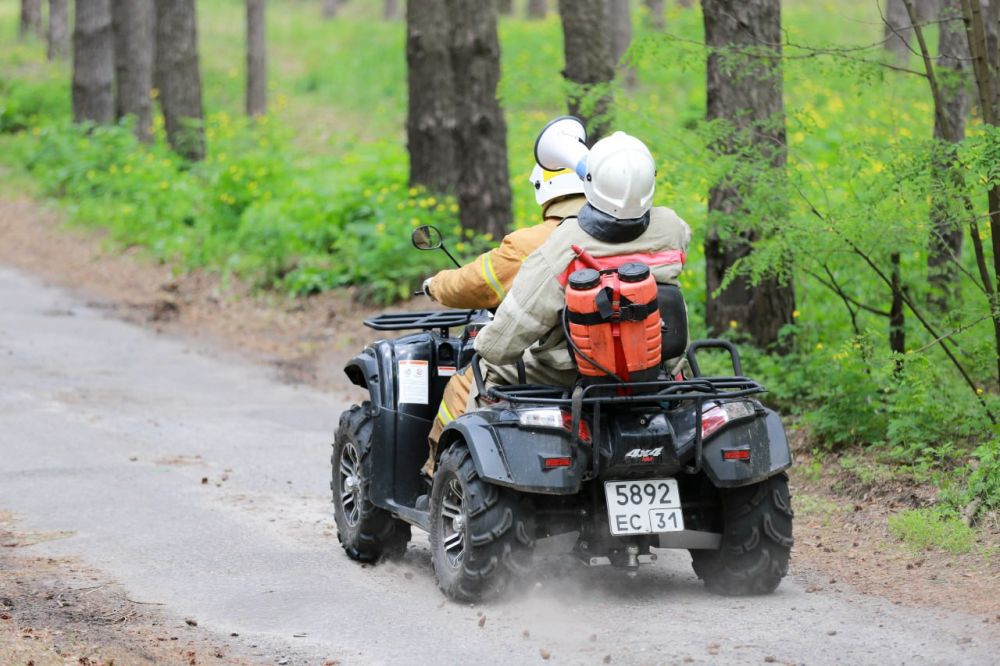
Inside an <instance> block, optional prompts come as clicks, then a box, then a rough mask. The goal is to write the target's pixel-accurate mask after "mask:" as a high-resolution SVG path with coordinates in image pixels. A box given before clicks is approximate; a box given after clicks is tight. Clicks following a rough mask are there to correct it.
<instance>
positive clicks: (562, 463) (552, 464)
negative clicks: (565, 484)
mask: <svg viewBox="0 0 1000 666" xmlns="http://www.w3.org/2000/svg"><path fill="white" fill-rule="evenodd" d="M572 464H573V459H572V458H570V457H569V456H556V457H554V458H542V466H543V467H544V468H545V469H555V468H556V467H569V466H570V465H572Z"/></svg>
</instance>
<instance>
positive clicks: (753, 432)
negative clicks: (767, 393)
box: [702, 408, 792, 488]
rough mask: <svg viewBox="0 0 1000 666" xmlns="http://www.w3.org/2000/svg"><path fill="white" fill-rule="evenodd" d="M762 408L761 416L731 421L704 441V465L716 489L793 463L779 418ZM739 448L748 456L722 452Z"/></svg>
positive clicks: (755, 479) (751, 480)
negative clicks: (729, 457)
mask: <svg viewBox="0 0 1000 666" xmlns="http://www.w3.org/2000/svg"><path fill="white" fill-rule="evenodd" d="M763 411H764V413H765V415H764V416H758V417H757V418H755V419H753V420H751V421H746V422H742V423H734V424H732V425H730V426H728V427H726V428H724V429H723V430H722V431H721V432H719V433H718V434H717V435H715V436H714V437H711V438H709V439H708V440H707V441H706V442H705V444H704V449H703V454H702V455H703V467H704V469H705V472H706V473H707V474H708V478H709V479H710V480H711V481H712V483H713V484H714V485H715V486H716V487H717V488H735V487H737V486H748V485H750V484H751V483H757V482H759V481H763V480H764V479H766V478H768V477H770V476H774V475H775V474H778V473H779V472H783V471H784V470H786V469H788V468H789V467H791V466H792V452H791V449H790V448H789V447H788V438H787V437H786V436H785V428H784V427H783V426H782V425H781V419H780V418H779V417H778V415H777V414H776V413H774V412H773V411H772V410H770V409H767V408H764V410H763ZM740 450H749V452H750V455H749V458H748V459H746V460H726V459H724V458H723V455H722V454H723V452H724V451H740Z"/></svg>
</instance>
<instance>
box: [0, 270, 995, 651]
mask: <svg viewBox="0 0 1000 666" xmlns="http://www.w3.org/2000/svg"><path fill="white" fill-rule="evenodd" d="M345 406H346V401H345V397H344V396H334V395H330V394H323V393H320V392H317V391H314V390H311V389H306V388H302V387H297V386H290V385H286V384H282V383H280V382H278V381H276V380H275V379H274V378H273V377H272V376H271V375H270V374H269V371H268V370H267V369H265V368H263V367H261V366H258V365H254V364H252V363H249V362H245V361H241V360H239V359H238V358H235V357H230V356H229V355H226V354H224V353H214V354H213V353H211V352H207V351H205V350H204V349H201V350H195V349H192V348H191V347H190V345H188V344H187V343H185V342H184V341H182V340H177V339H171V338H167V337H164V336H158V335H156V334H155V332H152V331H149V330H146V329H142V328H138V327H135V326H131V325H129V324H125V323H122V322H120V321H117V320H114V319H112V318H110V317H108V316H106V315H105V313H104V312H102V310H101V309H100V308H95V307H91V306H88V305H86V304H85V303H84V302H83V301H81V300H79V299H78V298H75V297H73V296H71V295H69V294H67V293H66V292H63V291H60V290H56V289H53V288H49V287H45V286H43V285H41V284H39V283H38V282H36V281H34V280H33V279H31V278H29V277H27V276H25V275H23V274H20V273H16V272H13V271H10V270H6V269H3V268H0V509H6V510H8V511H11V512H13V513H14V514H15V516H16V517H17V518H18V520H19V528H20V529H24V530H38V531H46V532H56V531H64V532H66V533H68V535H67V537H66V538H62V539H58V540H53V541H47V542H45V543H39V544H36V545H34V546H32V547H31V548H32V549H33V550H35V551H36V552H38V553H43V554H51V555H53V556H57V555H58V556H75V557H78V558H80V559H82V560H83V561H84V562H86V563H87V564H89V565H92V566H94V567H96V568H98V569H100V570H101V571H103V572H105V573H106V574H107V575H108V576H109V577H111V578H113V579H114V580H116V581H118V582H119V583H121V584H122V585H123V586H124V587H125V588H126V589H127V590H128V591H129V594H130V597H131V598H132V599H135V600H142V601H145V602H156V603H160V604H163V606H162V608H163V611H164V613H165V614H166V615H167V616H168V617H172V618H196V619H197V621H198V623H199V626H200V627H201V628H205V629H208V630H209V631H211V632H216V633H218V634H219V636H224V637H228V636H229V635H230V634H231V633H237V634H239V637H238V638H227V641H228V643H229V644H230V645H232V646H233V648H234V649H239V648H240V647H243V648H246V649H247V650H248V651H249V650H250V646H251V645H255V646H257V648H256V649H255V650H254V652H258V653H262V654H264V655H265V656H264V657H262V659H264V660H265V662H271V663H274V662H279V663H322V662H323V661H324V660H326V659H336V660H338V661H339V662H340V663H343V664H359V663H365V664H367V663H406V664H423V663H427V664H430V663H437V664H440V663H447V664H458V663H479V664H493V663H525V662H529V663H530V662H538V663H540V662H542V661H543V660H544V659H546V658H547V659H549V660H550V661H551V662H554V663H581V664H597V663H609V662H608V659H610V663H615V664H622V663H628V664H631V663H637V664H646V663H649V664H659V663H685V662H691V661H693V662H702V663H764V662H771V661H774V662H778V663H809V664H827V663H830V664H832V663H844V664H861V663H871V664H876V663H877V664H897V663H908V664H924V663H940V664H959V663H975V664H989V663H997V661H998V659H1000V657H998V655H1000V636H998V635H997V634H998V632H997V631H996V626H997V625H996V623H995V622H994V623H988V624H986V623H983V621H982V618H981V617H974V616H971V615H962V614H956V613H950V612H943V611H942V612H936V611H932V610H925V609H913V608H906V607H902V606H897V605H893V604H891V603H889V602H887V601H884V600H882V599H879V598H877V597H870V596H862V595H859V594H857V593H855V592H852V591H850V589H849V588H847V587H846V586H845V587H844V589H843V590H842V591H837V589H836V588H838V587H841V584H842V583H844V582H849V581H841V583H840V584H836V585H831V584H829V581H827V580H825V579H818V577H813V578H809V577H806V576H803V575H801V574H797V573H794V572H793V575H791V576H790V577H789V578H788V579H786V581H785V582H784V583H783V585H782V586H781V588H780V589H779V591H778V592H777V593H776V594H774V595H772V596H768V597H763V598H753V599H726V598H720V597H715V596H712V595H710V594H708V593H706V592H705V591H704V590H703V589H702V587H701V584H700V583H699V582H698V581H697V580H696V579H695V577H694V575H693V574H692V572H691V569H690V565H689V563H688V558H687V555H686V553H674V552H670V551H660V555H661V559H660V561H659V562H657V563H656V564H654V565H652V566H649V567H647V568H645V569H644V570H643V571H642V572H641V573H640V575H639V576H638V577H637V578H635V579H628V578H627V577H625V576H623V575H618V574H617V572H614V571H608V570H602V569H596V570H586V569H582V568H578V567H576V566H574V565H572V564H571V563H568V562H565V561H563V560H547V561H545V562H543V563H542V564H541V565H540V566H539V571H538V573H537V574H536V578H535V579H533V580H532V581H528V582H527V583H526V584H525V585H524V589H522V590H520V591H518V593H517V594H514V595H511V596H509V597H508V598H506V599H504V600H502V601H499V602H496V603H492V604H488V605H483V606H479V607H472V606H464V605H458V604H454V603H450V602H445V601H444V599H443V597H442V596H441V594H440V593H439V592H438V591H437V589H436V587H435V583H434V577H433V572H432V570H431V565H430V558H429V553H428V548H427V539H426V537H424V536H423V535H422V534H419V533H417V534H415V536H414V540H413V543H412V545H411V546H410V550H409V552H408V554H407V556H406V558H405V559H404V560H403V561H402V562H400V563H392V564H385V565H379V566H377V567H361V566H359V565H357V564H355V563H353V562H351V561H349V560H348V559H347V558H346V556H344V555H343V554H342V551H341V550H340V548H339V546H338V544H337V540H336V535H335V532H334V529H335V528H334V527H333V521H332V512H331V505H330V503H329V490H328V478H329V476H328V475H329V471H328V466H329V451H330V447H329V445H330V441H331V437H332V435H331V433H332V432H333V429H334V427H335V425H336V423H337V420H338V416H339V414H340V411H341V410H342V409H344V408H345ZM793 561H794V554H793ZM793 568H794V563H793ZM484 617H485V621H484V620H483V618H484Z"/></svg>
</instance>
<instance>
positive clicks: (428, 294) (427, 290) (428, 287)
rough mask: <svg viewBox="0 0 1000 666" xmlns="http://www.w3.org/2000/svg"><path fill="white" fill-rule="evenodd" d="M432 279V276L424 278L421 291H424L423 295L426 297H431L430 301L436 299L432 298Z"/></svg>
mask: <svg viewBox="0 0 1000 666" xmlns="http://www.w3.org/2000/svg"><path fill="white" fill-rule="evenodd" d="M433 279H434V278H432V277H429V278H427V279H426V280H424V286H423V291H424V296H426V297H427V298H429V299H431V300H432V301H435V300H437V299H436V298H434V294H432V293H431V280H433Z"/></svg>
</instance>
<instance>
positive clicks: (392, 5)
mask: <svg viewBox="0 0 1000 666" xmlns="http://www.w3.org/2000/svg"><path fill="white" fill-rule="evenodd" d="M414 1H415V2H420V0H414ZM382 18H384V19H385V20H386V21H397V20H399V0H385V4H383V5H382Z"/></svg>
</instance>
